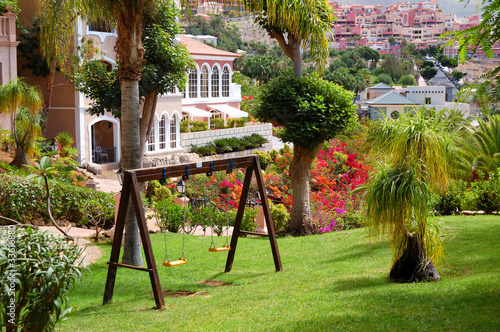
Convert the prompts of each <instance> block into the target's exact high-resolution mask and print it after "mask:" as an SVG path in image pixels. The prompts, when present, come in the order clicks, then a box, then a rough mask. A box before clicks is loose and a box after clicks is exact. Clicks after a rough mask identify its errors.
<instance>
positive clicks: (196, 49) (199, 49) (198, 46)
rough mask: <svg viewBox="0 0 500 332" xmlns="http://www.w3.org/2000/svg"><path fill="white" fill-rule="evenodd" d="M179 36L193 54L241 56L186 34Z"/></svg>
mask: <svg viewBox="0 0 500 332" xmlns="http://www.w3.org/2000/svg"><path fill="white" fill-rule="evenodd" d="M179 38H180V39H181V41H182V43H183V44H184V45H186V47H187V49H188V51H189V53H190V54H192V55H195V54H198V55H212V56H227V57H233V58H237V57H240V55H239V54H236V53H232V52H228V51H223V50H219V49H217V48H215V47H212V46H209V45H207V44H204V43H201V42H199V41H197V40H194V39H192V38H189V37H187V36H185V35H179Z"/></svg>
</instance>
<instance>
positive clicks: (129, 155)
mask: <svg viewBox="0 0 500 332" xmlns="http://www.w3.org/2000/svg"><path fill="white" fill-rule="evenodd" d="M157 1H160V0H102V1H98V0H83V1H77V0H41V1H40V8H41V11H42V13H43V15H44V20H43V21H42V25H41V30H42V39H44V43H43V45H44V46H43V47H44V49H45V50H46V52H47V51H49V52H50V53H51V54H58V52H52V51H54V50H57V47H58V46H57V45H59V44H61V39H65V40H66V39H67V38H69V39H71V38H73V36H74V27H75V22H76V15H81V16H82V17H83V18H86V19H108V20H109V19H113V20H114V21H115V22H116V30H117V34H118V38H117V40H116V44H115V51H116V54H117V60H118V62H119V64H120V67H119V70H118V75H119V78H120V84H121V89H122V93H121V98H122V101H121V105H122V106H121V131H122V135H121V137H122V139H121V152H122V160H121V166H122V168H123V169H124V170H129V169H136V168H140V165H141V157H142V155H141V149H140V128H139V124H140V118H141V115H140V109H139V106H140V99H139V80H140V77H141V69H142V62H143V55H144V49H143V47H142V43H141V37H142V32H143V26H142V22H143V21H142V19H143V14H144V11H145V10H153V9H154V4H155V3H156V2H157ZM61 29H62V30H64V29H65V30H64V31H65V34H64V35H62V37H59V36H61V35H60V34H61V32H62V31H61ZM68 43H69V42H68ZM122 261H123V263H125V264H130V265H136V266H142V264H143V261H142V255H141V246H140V239H139V233H138V225H137V220H136V218H135V214H134V210H133V204H129V209H128V211H127V217H126V221H125V248H124V252H123V257H122Z"/></svg>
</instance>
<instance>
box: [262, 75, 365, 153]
mask: <svg viewBox="0 0 500 332" xmlns="http://www.w3.org/2000/svg"><path fill="white" fill-rule="evenodd" d="M353 98H354V95H353V93H351V92H349V91H346V90H345V89H343V88H342V87H341V86H339V85H337V84H334V83H331V82H328V81H325V80H323V79H321V78H319V77H318V76H317V74H306V75H303V77H301V78H295V77H291V76H290V75H286V76H281V77H280V78H278V79H275V80H272V81H271V82H270V83H269V84H267V85H265V86H263V87H262V90H261V95H260V104H259V107H258V108H257V110H256V113H255V116H256V118H258V119H259V120H261V121H264V122H271V123H274V124H277V125H279V126H282V127H284V128H285V130H284V132H283V135H282V136H281V139H283V140H284V141H285V142H292V143H294V144H297V145H301V146H306V147H308V148H309V149H314V148H316V146H317V145H319V144H321V143H323V142H324V141H326V140H329V139H331V138H333V137H335V135H337V134H338V133H339V132H340V131H341V130H342V129H344V128H345V127H347V126H349V125H352V124H354V123H355V122H356V117H355V115H356V113H355V109H356V107H355V106H353V105H352V101H353Z"/></svg>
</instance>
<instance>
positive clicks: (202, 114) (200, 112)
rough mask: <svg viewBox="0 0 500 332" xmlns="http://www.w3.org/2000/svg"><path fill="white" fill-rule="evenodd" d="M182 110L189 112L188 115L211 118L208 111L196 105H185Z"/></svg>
mask: <svg viewBox="0 0 500 332" xmlns="http://www.w3.org/2000/svg"><path fill="white" fill-rule="evenodd" d="M182 112H186V113H189V116H190V117H191V118H192V117H199V118H211V117H212V114H211V113H210V112H207V111H204V110H202V109H200V108H198V107H194V106H186V107H183V108H182Z"/></svg>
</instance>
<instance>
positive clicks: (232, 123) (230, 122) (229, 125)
mask: <svg viewBox="0 0 500 332" xmlns="http://www.w3.org/2000/svg"><path fill="white" fill-rule="evenodd" d="M235 125H236V119H235V118H229V119H228V120H227V126H226V128H234V126H235Z"/></svg>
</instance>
